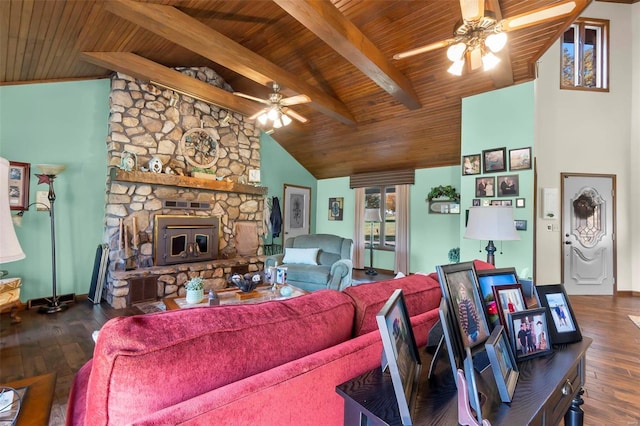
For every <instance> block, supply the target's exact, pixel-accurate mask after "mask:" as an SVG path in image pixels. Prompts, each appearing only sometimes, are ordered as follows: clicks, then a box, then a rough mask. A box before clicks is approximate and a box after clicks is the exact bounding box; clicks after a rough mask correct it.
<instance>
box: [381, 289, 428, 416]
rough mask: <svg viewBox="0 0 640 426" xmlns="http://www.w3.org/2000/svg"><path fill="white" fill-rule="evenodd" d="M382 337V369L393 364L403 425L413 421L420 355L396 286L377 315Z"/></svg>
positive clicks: (393, 378)
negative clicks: (412, 414) (412, 410)
mask: <svg viewBox="0 0 640 426" xmlns="http://www.w3.org/2000/svg"><path fill="white" fill-rule="evenodd" d="M376 321H377V323H378V329H379V331H380V337H381V338H382V347H383V352H382V362H381V363H382V369H383V370H386V369H387V368H389V373H390V375H391V382H392V383H393V390H394V392H395V395H396V399H397V400H398V407H399V409H400V417H401V420H402V424H403V425H410V424H412V421H411V409H412V407H413V404H414V402H415V397H416V394H417V393H418V382H419V377H420V367H421V366H420V355H419V353H418V346H417V345H416V339H415V337H414V335H413V329H412V328H411V321H410V320H409V313H408V311H407V305H406V303H405V301H404V296H403V295H402V290H401V289H396V290H395V291H394V292H393V294H392V295H391V297H389V299H388V300H387V302H386V303H385V304H384V306H383V307H382V309H380V312H379V313H378V314H377V315H376Z"/></svg>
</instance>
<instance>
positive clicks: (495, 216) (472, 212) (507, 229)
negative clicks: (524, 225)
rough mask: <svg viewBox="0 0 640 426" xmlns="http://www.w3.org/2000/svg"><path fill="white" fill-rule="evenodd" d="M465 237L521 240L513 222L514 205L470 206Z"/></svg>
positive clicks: (472, 238)
mask: <svg viewBox="0 0 640 426" xmlns="http://www.w3.org/2000/svg"><path fill="white" fill-rule="evenodd" d="M464 237H465V238H468V239H470V240H487V241H489V240H491V241H508V240H519V239H520V235H518V231H517V230H516V225H515V223H514V222H513V207H509V206H487V207H471V208H469V222H468V223H467V230H466V231H465V233H464Z"/></svg>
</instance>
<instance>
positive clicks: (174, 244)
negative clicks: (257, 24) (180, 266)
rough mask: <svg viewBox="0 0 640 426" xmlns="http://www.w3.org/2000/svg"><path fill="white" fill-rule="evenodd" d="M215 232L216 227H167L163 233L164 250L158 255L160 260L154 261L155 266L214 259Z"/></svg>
mask: <svg viewBox="0 0 640 426" xmlns="http://www.w3.org/2000/svg"><path fill="white" fill-rule="evenodd" d="M216 232H217V227H216V226H205V227H186V228H185V227H176V226H167V229H166V232H165V233H164V244H163V245H164V247H163V248H164V250H162V252H161V253H159V255H160V256H159V257H162V259H156V264H158V265H159V264H165V265H170V264H175V263H186V262H197V261H199V260H202V261H204V260H212V259H215V258H216V257H217V254H218V239H217V238H215V236H216Z"/></svg>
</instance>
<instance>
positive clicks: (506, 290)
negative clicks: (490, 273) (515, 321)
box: [493, 284, 527, 331]
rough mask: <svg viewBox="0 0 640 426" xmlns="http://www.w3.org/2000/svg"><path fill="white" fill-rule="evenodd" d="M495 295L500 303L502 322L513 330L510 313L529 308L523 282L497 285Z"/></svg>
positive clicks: (509, 329) (508, 329) (497, 302)
mask: <svg viewBox="0 0 640 426" xmlns="http://www.w3.org/2000/svg"><path fill="white" fill-rule="evenodd" d="M493 297H494V299H495V301H496V304H497V305H498V306H497V308H498V316H499V317H500V323H501V324H502V325H503V326H504V328H506V329H507V331H511V325H510V324H509V322H508V319H509V314H512V313H515V312H522V311H524V310H526V309H527V303H526V302H525V300H524V292H523V291H522V284H505V285H501V286H495V287H493Z"/></svg>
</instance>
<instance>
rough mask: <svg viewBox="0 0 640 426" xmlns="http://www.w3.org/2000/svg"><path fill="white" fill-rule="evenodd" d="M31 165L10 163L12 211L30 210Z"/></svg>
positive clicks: (10, 203)
mask: <svg viewBox="0 0 640 426" xmlns="http://www.w3.org/2000/svg"><path fill="white" fill-rule="evenodd" d="M30 174H31V164H29V163H19V162H17V161H9V206H11V210H28V208H29V176H30Z"/></svg>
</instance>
